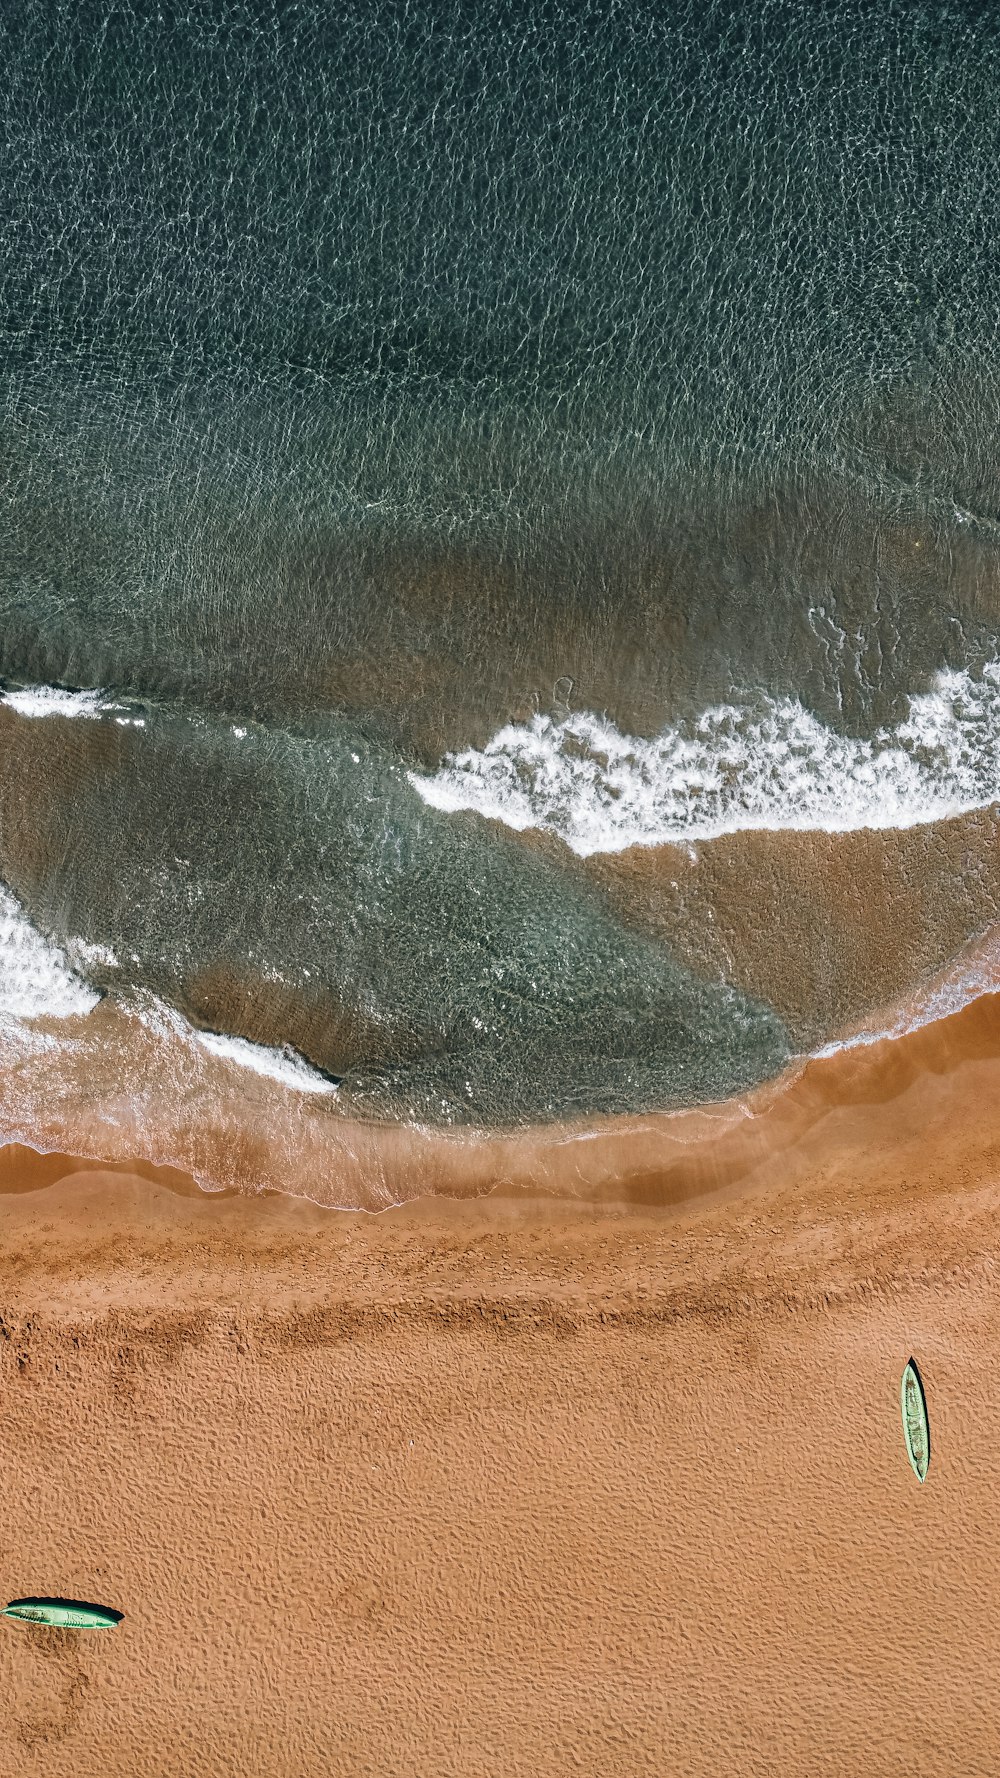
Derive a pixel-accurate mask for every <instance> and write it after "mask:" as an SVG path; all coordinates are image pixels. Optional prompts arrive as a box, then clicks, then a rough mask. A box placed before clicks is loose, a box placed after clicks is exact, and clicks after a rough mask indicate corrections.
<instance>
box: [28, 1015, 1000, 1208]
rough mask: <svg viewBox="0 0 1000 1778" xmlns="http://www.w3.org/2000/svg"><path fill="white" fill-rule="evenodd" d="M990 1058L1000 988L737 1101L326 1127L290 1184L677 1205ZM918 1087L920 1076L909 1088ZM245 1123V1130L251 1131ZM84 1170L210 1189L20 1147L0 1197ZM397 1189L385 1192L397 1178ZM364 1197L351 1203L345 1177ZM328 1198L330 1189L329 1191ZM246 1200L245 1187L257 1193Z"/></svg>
mask: <svg viewBox="0 0 1000 1778" xmlns="http://www.w3.org/2000/svg"><path fill="white" fill-rule="evenodd" d="M998 1060H1000V992H981V993H979V994H978V995H977V996H976V998H974V999H972V1000H970V1001H968V1002H966V1004H965V1005H963V1006H960V1007H959V1008H958V1010H957V1011H954V1012H948V1013H946V1014H945V1015H944V1016H940V1017H936V1018H931V1019H929V1020H928V1022H926V1023H924V1024H919V1025H916V1026H914V1027H913V1028H911V1029H905V1030H903V1031H902V1032H899V1033H895V1032H892V1033H882V1034H880V1033H879V1032H878V1030H877V1029H876V1031H875V1032H860V1033H858V1034H857V1035H855V1036H854V1037H847V1038H845V1040H844V1041H843V1042H842V1043H841V1044H839V1045H838V1046H837V1047H836V1048H831V1049H829V1050H827V1051H826V1052H823V1053H820V1054H814V1055H811V1056H806V1057H801V1058H796V1059H795V1060H794V1061H793V1062H792V1063H791V1064H790V1065H789V1067H788V1068H787V1069H786V1070H785V1071H784V1072H783V1073H782V1074H781V1075H780V1076H778V1077H777V1079H775V1080H773V1081H770V1082H766V1083H765V1084H764V1085H763V1086H761V1087H758V1088H756V1089H754V1090H753V1091H752V1092H750V1093H747V1094H746V1095H743V1096H742V1097H740V1098H737V1099H733V1100H727V1101H723V1102H721V1103H719V1104H713V1105H706V1106H703V1107H699V1108H697V1109H692V1110H688V1111H677V1112H662V1113H651V1114H649V1115H647V1116H644V1117H634V1116H627V1117H621V1118H617V1119H607V1120H602V1121H594V1122H591V1123H580V1124H575V1125H566V1124H562V1125H552V1126H541V1127H538V1126H536V1127H529V1128H527V1129H524V1130H513V1131H472V1132H469V1131H465V1130H460V1131H450V1130H436V1129H428V1128H413V1127H408V1126H401V1125H381V1126H380V1125H374V1124H365V1125H362V1124H357V1123H351V1122H348V1120H342V1121H339V1120H338V1121H337V1122H331V1124H330V1125H329V1126H328V1129H329V1132H330V1134H331V1136H332V1139H333V1143H334V1144H335V1147H334V1151H333V1154H332V1156H329V1155H328V1156H327V1157H324V1158H325V1160H326V1167H325V1169H322V1159H321V1158H320V1157H314V1161H313V1164H314V1166H316V1169H317V1171H316V1176H314V1177H313V1178H309V1177H308V1176H307V1174H306V1166H305V1164H304V1163H303V1164H302V1166H301V1168H300V1170H299V1172H298V1173H297V1174H296V1173H294V1172H293V1171H292V1168H291V1167H290V1168H289V1173H290V1178H289V1183H288V1189H287V1191H286V1192H280V1193H279V1195H287V1196H289V1197H292V1198H302V1199H306V1200H307V1201H309V1202H312V1203H315V1204H317V1205H320V1206H322V1207H323V1208H324V1209H327V1210H343V1211H345V1212H346V1213H350V1214H356V1213H357V1211H358V1210H359V1209H360V1210H365V1211H371V1212H373V1213H375V1214H385V1213H386V1212H387V1211H389V1210H391V1209H394V1208H398V1207H399V1206H400V1205H402V1204H403V1203H406V1202H413V1201H418V1200H420V1199H421V1198H425V1197H426V1198H429V1199H432V1200H435V1201H436V1200H439V1199H440V1200H465V1199H471V1200H485V1199H497V1198H511V1199H531V1198H536V1199H538V1200H540V1201H554V1202H563V1203H568V1204H571V1205H606V1206H619V1207H629V1206H631V1207H645V1208H649V1209H660V1210H676V1209H678V1208H681V1207H683V1206H686V1205H689V1204H692V1203H701V1202H709V1201H715V1200H721V1199H729V1198H731V1197H733V1196H734V1195H735V1196H738V1195H741V1194H742V1193H743V1192H746V1191H753V1190H755V1189H757V1188H758V1187H759V1186H761V1185H763V1186H765V1187H766V1186H767V1185H768V1184H771V1185H773V1184H774V1183H775V1181H776V1180H781V1179H784V1178H785V1177H786V1176H787V1177H793V1176H795V1175H796V1173H797V1172H799V1171H801V1168H802V1166H803V1165H804V1164H805V1161H806V1158H807V1157H808V1156H815V1154H816V1153H817V1152H819V1151H820V1150H821V1149H822V1146H823V1143H824V1130H825V1128H826V1125H827V1123H828V1120H832V1126H831V1129H832V1127H833V1126H836V1135H835V1136H834V1135H833V1134H829V1140H830V1141H831V1142H836V1143H837V1144H839V1145H840V1146H841V1147H842V1146H844V1145H845V1144H847V1145H849V1146H850V1145H854V1146H857V1145H858V1144H861V1143H863V1142H865V1141H868V1142H879V1143H883V1144H884V1143H889V1144H892V1143H893V1142H895V1141H896V1140H897V1139H898V1138H899V1136H900V1135H901V1134H905V1135H906V1136H907V1137H909V1136H910V1135H911V1134H912V1132H913V1130H915V1129H916V1130H919V1129H921V1128H922V1127H925V1126H928V1125H930V1124H932V1123H933V1121H934V1120H935V1119H938V1118H940V1117H942V1116H944V1115H947V1112H948V1107H949V1105H950V1104H951V1103H952V1101H954V1104H955V1106H956V1107H958V1106H959V1105H960V1104H961V1103H962V1100H963V1097H964V1095H965V1093H966V1090H967V1087H966V1076H967V1075H969V1074H970V1072H971V1073H975V1071H977V1070H981V1069H983V1068H984V1067H985V1068H988V1067H989V1065H990V1064H992V1063H995V1062H997V1061H998ZM921 1083H922V1084H921ZM979 1127H980V1129H981V1131H982V1133H983V1136H984V1140H985V1139H986V1137H987V1135H988V1136H989V1139H990V1140H994V1139H995V1140H1000V1110H997V1111H996V1112H993V1111H992V1109H991V1107H990V1105H989V1103H984V1104H983V1105H982V1106H981V1107H980V1119H979ZM254 1139H256V1138H255V1132H253V1131H251V1132H250V1133H249V1140H251V1141H253V1140H254ZM94 1167H97V1168H103V1169H105V1170H108V1171H112V1172H116V1173H129V1174H132V1175H137V1176H140V1177H145V1178H148V1179H150V1180H152V1181H155V1182H160V1183H165V1184H167V1185H169V1186H170V1188H171V1189H173V1190H175V1191H179V1192H183V1193H187V1194H189V1195H190V1194H191V1193H198V1194H200V1195H205V1196H209V1197H214V1196H218V1195H225V1196H228V1195H230V1194H231V1193H233V1191H234V1187H233V1186H231V1185H230V1186H225V1185H224V1186H222V1187H214V1186H213V1187H206V1186H204V1185H202V1184H201V1182H200V1180H199V1178H198V1177H197V1175H196V1174H195V1173H193V1172H189V1171H186V1170H185V1169H184V1168H182V1167H177V1166H174V1165H171V1164H162V1163H159V1162H154V1161H149V1160H147V1159H146V1158H145V1157H143V1156H141V1155H135V1154H129V1153H124V1154H123V1153H118V1154H108V1153H107V1152H103V1153H100V1152H99V1153H97V1154H95V1155H88V1154H87V1153H86V1152H85V1150H84V1151H82V1152H80V1153H79V1154H75V1155H74V1154H71V1153H67V1152H66V1151H64V1150H62V1149H44V1150H35V1149H33V1148H31V1147H29V1146H26V1145H23V1144H8V1145H5V1146H4V1147H0V1193H3V1192H5V1191H12V1190H13V1191H19V1192H20V1191H25V1190H31V1189H36V1188H39V1187H41V1186H44V1185H46V1184H49V1183H52V1182H54V1181H55V1180H56V1179H58V1178H62V1177H65V1176H66V1175H67V1174H69V1173H72V1172H80V1171H83V1170H87V1169H92V1168H94ZM366 1170H367V1172H368V1174H369V1175H370V1176H371V1177H372V1178H376V1179H378V1180H379V1181H381V1182H383V1184H382V1192H381V1201H376V1202H374V1203H372V1202H371V1201H368V1202H365V1201H364V1199H363V1194H362V1193H361V1192H360V1190H359V1187H358V1184H357V1181H359V1180H361V1179H363V1178H364V1176H365V1173H366ZM404 1179H405V1181H406V1184H407V1188H408V1189H406V1190H405V1191H403V1190H401V1191H400V1195H398V1196H396V1197H393V1196H392V1191H393V1182H396V1189H397V1190H398V1189H399V1182H400V1181H402V1180H404ZM348 1181H350V1182H351V1189H353V1190H354V1191H355V1192H356V1194H357V1195H358V1196H360V1197H361V1198H362V1201H361V1202H360V1203H358V1204H356V1205H355V1204H354V1203H351V1202H350V1201H348V1195H347V1182H348ZM338 1192H339V1193H340V1194H341V1196H340V1197H339V1198H338V1196H337V1195H336V1194H337V1193H338ZM245 1195H247V1196H255V1195H257V1194H256V1193H254V1192H248V1193H246V1194H245Z"/></svg>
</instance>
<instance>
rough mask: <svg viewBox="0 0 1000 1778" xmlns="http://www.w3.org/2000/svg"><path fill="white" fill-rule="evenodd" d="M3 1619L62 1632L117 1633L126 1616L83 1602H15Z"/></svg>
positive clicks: (65, 1600) (32, 1600) (56, 1600)
mask: <svg viewBox="0 0 1000 1778" xmlns="http://www.w3.org/2000/svg"><path fill="white" fill-rule="evenodd" d="M3 1615H4V1617H12V1618H17V1619H18V1620H19V1621H20V1622H21V1623H26V1624H47V1625H49V1626H50V1627H51V1628H53V1629H60V1630H113V1629H114V1628H115V1625H116V1624H120V1623H121V1621H122V1618H123V1617H124V1615H125V1614H124V1612H121V1611H115V1609H114V1607H113V1606H111V1605H87V1604H85V1603H84V1602H83V1601H82V1600H80V1599H12V1600H11V1602H10V1604H9V1605H7V1606H6V1607H5V1608H4V1612H3Z"/></svg>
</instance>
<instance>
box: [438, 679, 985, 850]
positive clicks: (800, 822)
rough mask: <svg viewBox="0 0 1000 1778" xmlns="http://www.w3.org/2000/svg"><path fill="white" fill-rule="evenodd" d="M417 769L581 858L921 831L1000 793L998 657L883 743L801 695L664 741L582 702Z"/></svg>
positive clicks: (442, 802)
mask: <svg viewBox="0 0 1000 1778" xmlns="http://www.w3.org/2000/svg"><path fill="white" fill-rule="evenodd" d="M408 777H409V780H410V783H411V784H412V785H413V786H414V788H415V789H416V790H417V791H418V792H419V794H420V796H421V797H422V798H423V799H424V801H425V802H426V803H429V804H430V805H431V806H432V807H434V808H437V809H443V810H446V811H458V810H463V809H468V810H473V811H475V812H476V813H478V814H480V815H486V816H492V817H493V818H494V819H495V820H499V821H502V822H504V823H506V825H507V826H508V827H512V828H516V829H518V830H523V829H525V828H542V829H545V830H546V831H547V832H549V833H553V834H558V835H559V837H560V838H561V839H563V840H565V842H566V844H567V845H568V846H570V847H571V848H572V850H573V851H574V852H576V853H578V854H579V855H580V856H581V857H587V856H588V855H589V854H590V853H593V852H621V851H624V850H625V848H626V847H628V846H637V845H638V846H657V845H663V844H665V843H667V842H668V841H680V842H683V843H691V842H692V841H696V840H709V839H715V838H717V837H718V836H719V835H720V834H724V833H735V832H739V831H746V830H752V829H763V828H766V829H772V830H779V831H780V830H789V829H796V830H799V831H808V830H811V829H819V830H822V831H825V832H828V833H843V832H849V831H852V830H854V829H856V828H862V827H872V828H900V827H915V826H919V825H922V824H924V823H927V822H930V821H941V820H944V819H946V818H947V817H949V816H953V815H960V814H963V813H965V812H967V811H968V810H971V809H977V808H983V807H986V806H988V805H989V804H990V803H992V802H995V801H996V800H997V799H998V798H1000V663H994V664H992V665H990V666H988V667H986V668H985V670H984V672H983V674H982V676H981V678H978V679H973V678H972V676H971V674H969V673H967V672H947V673H941V674H939V676H938V678H937V681H936V683H935V686H934V689H933V690H931V691H929V692H923V693H921V694H919V695H918V696H915V697H913V698H911V699H910V706H909V714H908V716H907V718H906V720H905V722H901V723H900V724H899V725H898V726H897V727H895V728H885V729H882V730H880V731H879V732H878V733H877V734H876V735H875V737H874V739H872V740H858V739H854V738H851V737H844V736H842V735H838V734H836V733H835V732H834V731H833V730H832V729H830V728H827V727H826V726H825V725H824V724H823V723H821V722H819V721H818V720H817V718H816V717H815V716H812V715H810V713H809V712H808V711H807V710H805V709H803V707H802V705H801V704H800V703H798V702H797V701H796V700H794V699H791V698H785V699H772V698H764V699H761V700H760V701H759V702H757V703H755V704H753V705H745V706H739V705H735V704H719V705H715V706H714V707H713V708H711V709H708V710H706V711H705V712H704V713H703V714H702V715H701V716H700V717H699V718H697V719H696V720H695V721H692V722H688V723H678V724H676V725H675V726H673V727H671V728H667V729H665V730H664V731H663V733H662V734H660V735H657V736H656V737H655V738H654V739H653V740H650V741H643V740H638V739H636V738H635V737H634V736H631V735H626V734H622V733H621V731H620V730H619V729H618V728H616V727H615V725H614V723H612V722H609V721H607V720H606V719H605V718H603V717H600V716H595V715H592V714H590V713H587V712H582V713H579V714H574V715H571V716H568V717H567V718H566V719H565V720H564V721H556V720H554V719H553V718H551V717H547V716H536V717H534V718H533V719H532V720H531V722H528V723H511V724H509V725H508V726H507V727H506V728H503V729H501V730H500V731H499V732H498V733H497V734H496V735H494V736H493V738H492V740H490V741H489V742H487V744H486V746H485V747H484V748H483V749H482V750H476V749H474V748H470V749H469V750H468V751H467V752H465V753H459V754H449V755H448V756H447V757H446V758H445V760H444V761H443V763H442V765H441V767H440V768H439V770H438V771H436V772H434V773H433V774H431V775H423V774H420V773H417V772H410V773H408Z"/></svg>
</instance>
